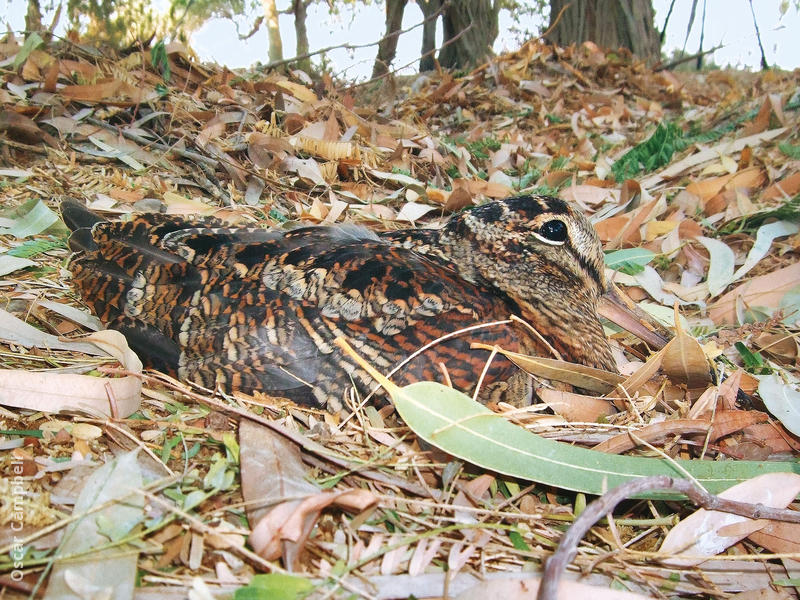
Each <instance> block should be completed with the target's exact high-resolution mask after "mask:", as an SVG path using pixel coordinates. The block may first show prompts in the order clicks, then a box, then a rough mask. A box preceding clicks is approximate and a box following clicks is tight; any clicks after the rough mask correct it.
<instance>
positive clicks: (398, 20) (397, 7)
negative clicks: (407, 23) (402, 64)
mask: <svg viewBox="0 0 800 600" xmlns="http://www.w3.org/2000/svg"><path fill="white" fill-rule="evenodd" d="M407 2H408V0H386V33H385V35H384V37H383V39H382V40H381V41H380V42H379V43H378V56H377V57H376V58H375V65H374V66H373V67H372V77H373V78H374V77H380V76H381V75H385V74H386V73H388V72H389V65H391V64H392V61H393V60H394V57H395V54H397V38H398V37H399V35H400V33H399V32H400V28H401V27H402V26H403V12H404V11H405V8H406V3H407Z"/></svg>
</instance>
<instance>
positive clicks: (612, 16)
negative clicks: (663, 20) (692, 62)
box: [548, 0, 661, 62]
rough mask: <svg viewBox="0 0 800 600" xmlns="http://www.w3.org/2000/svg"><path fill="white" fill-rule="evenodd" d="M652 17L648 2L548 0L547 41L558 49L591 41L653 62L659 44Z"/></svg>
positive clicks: (634, 0)
mask: <svg viewBox="0 0 800 600" xmlns="http://www.w3.org/2000/svg"><path fill="white" fill-rule="evenodd" d="M565 6H568V7H567V9H566V10H564V13H563V15H561V19H559V21H558V23H555V24H554V20H555V19H556V18H557V17H558V15H559V13H560V12H561V10H562V8H564V7H565ZM653 18H654V12H653V4H652V0H550V27H551V32H550V34H549V35H548V38H549V39H550V41H551V42H554V43H556V44H558V45H559V46H568V45H570V44H573V43H575V44H580V43H582V42H586V41H592V42H594V43H595V44H597V45H598V46H602V47H605V48H627V49H628V50H630V51H631V52H633V53H634V54H635V55H636V56H638V57H639V58H641V59H644V60H647V61H648V62H657V61H658V60H660V58H661V42H660V36H659V33H658V30H656V28H655V24H654V22H653Z"/></svg>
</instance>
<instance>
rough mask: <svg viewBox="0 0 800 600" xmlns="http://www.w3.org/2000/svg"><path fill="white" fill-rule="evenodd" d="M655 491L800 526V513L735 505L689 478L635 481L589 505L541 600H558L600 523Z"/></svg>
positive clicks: (548, 568) (550, 569) (549, 571)
mask: <svg viewBox="0 0 800 600" xmlns="http://www.w3.org/2000/svg"><path fill="white" fill-rule="evenodd" d="M653 490H675V491H677V492H680V493H681V494H685V495H686V496H687V497H688V498H689V500H691V501H692V502H693V503H694V504H695V505H697V506H700V507H702V508H705V509H706V510H718V511H722V512H727V513H731V514H734V515H740V516H742V517H747V518H750V519H771V520H773V521H785V522H788V523H800V511H794V510H784V509H779V508H771V507H768V506H764V505H763V504H750V503H747V502H735V501H733V500H726V499H724V498H720V497H719V496H714V495H712V494H709V493H708V492H706V491H705V490H704V489H702V488H701V487H699V486H697V485H695V484H693V483H692V482H690V481H687V480H686V479H674V478H672V477H668V476H666V475H655V476H653V477H644V478H642V479H634V480H631V481H628V482H626V483H623V484H622V485H619V486H617V487H615V488H614V489H613V490H611V491H609V492H607V493H605V494H603V495H602V496H601V497H600V498H598V499H597V500H595V501H594V502H592V503H591V504H589V506H587V507H586V509H585V510H584V511H583V512H582V513H581V514H580V516H578V518H576V519H575V521H574V522H573V524H572V526H571V527H570V528H569V529H568V530H567V532H566V533H565V534H564V537H563V538H561V542H560V543H559V545H558V550H556V551H555V553H554V554H553V555H552V556H551V557H550V558H548V559H547V562H546V563H545V567H544V574H543V575H542V583H541V585H540V586H539V593H538V594H537V596H536V597H537V600H556V597H557V595H558V583H559V580H560V579H561V574H562V573H563V571H564V570H565V569H566V568H567V565H569V563H570V562H572V559H574V558H575V555H576V554H577V553H578V544H579V543H580V541H581V540H582V539H583V537H584V536H585V535H586V533H587V532H588V531H589V529H591V527H592V525H594V524H595V523H596V522H597V521H599V520H600V519H601V518H603V517H604V516H605V515H607V514H610V513H611V512H612V511H613V510H614V508H615V507H616V506H617V504H619V503H620V502H622V501H623V500H626V499H627V498H630V497H631V496H635V495H636V494H641V493H643V492H649V491H653Z"/></svg>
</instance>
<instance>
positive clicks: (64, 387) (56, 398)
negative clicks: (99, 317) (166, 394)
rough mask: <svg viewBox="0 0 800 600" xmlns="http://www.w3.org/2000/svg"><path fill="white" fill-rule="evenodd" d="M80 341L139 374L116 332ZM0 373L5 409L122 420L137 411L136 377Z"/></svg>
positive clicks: (0, 401)
mask: <svg viewBox="0 0 800 600" xmlns="http://www.w3.org/2000/svg"><path fill="white" fill-rule="evenodd" d="M81 339H82V341H83V342H86V341H89V342H91V343H93V344H94V345H96V346H98V347H99V348H100V349H101V350H103V351H105V352H107V353H108V354H110V355H111V356H114V358H116V359H117V360H119V361H120V363H121V364H122V366H123V368H124V369H125V370H127V371H130V372H132V373H134V374H140V373H141V372H142V363H141V362H140V361H139V359H138V357H137V356H136V354H134V353H133V351H132V350H131V349H130V348H129V347H128V344H127V342H126V340H125V337H124V336H123V335H122V334H121V333H119V332H118V331H111V330H106V331H97V332H95V333H93V334H91V335H90V336H87V337H85V338H81ZM0 373H1V374H2V375H0V404H2V405H5V406H13V407H15V408H26V409H29V410H35V411H42V412H46V413H63V412H73V411H77V412H81V413H86V414H89V415H92V416H102V417H114V418H125V417H128V416H130V415H132V414H133V413H134V412H136V411H137V410H139V404H140V402H141V391H142V381H141V379H139V377H137V376H136V375H128V376H125V377H121V378H116V377H115V378H105V377H92V376H90V375H76V374H73V373H49V372H47V371H39V372H37V371H24V370H16V369H8V370H2V371H0Z"/></svg>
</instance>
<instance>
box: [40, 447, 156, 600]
mask: <svg viewBox="0 0 800 600" xmlns="http://www.w3.org/2000/svg"><path fill="white" fill-rule="evenodd" d="M136 454H137V452H136V451H134V452H128V453H126V454H123V455H121V456H119V457H117V458H113V459H111V460H110V461H109V462H107V463H106V464H104V465H103V466H101V467H99V468H98V469H97V470H95V471H94V473H92V474H91V475H90V476H89V477H88V478H87V479H86V480H85V484H84V487H83V489H82V490H81V493H80V496H79V497H78V500H77V502H76V503H75V509H74V511H73V515H74V516H76V517H78V518H77V520H75V521H74V522H72V523H70V524H69V525H68V526H67V528H66V531H65V532H64V537H63V539H62V541H61V544H60V546H59V548H58V550H57V551H56V552H55V559H54V564H53V572H52V573H51V575H50V579H49V583H48V587H47V593H46V594H45V599H46V600H56V599H57V600H61V599H65V598H78V597H80V595H76V594H75V592H74V589H75V588H76V584H79V585H80V587H81V588H83V589H86V590H92V591H93V594H92V596H91V597H95V598H133V594H134V588H135V581H136V563H137V560H138V555H139V550H138V549H137V548H136V547H135V546H134V545H131V544H121V545H116V546H114V547H105V546H107V545H108V543H109V541H113V542H120V541H121V540H122V539H123V538H124V537H125V535H126V534H127V533H129V532H130V530H131V529H132V528H133V527H134V526H135V525H136V524H137V523H139V522H140V521H141V520H142V519H143V518H144V497H143V496H142V495H140V494H138V493H136V491H137V490H140V489H142V474H141V470H140V468H139V464H138V462H137V459H136ZM100 507H104V508H100ZM98 508H100V510H96V509H98ZM91 511H94V512H91ZM70 555H78V556H79V558H74V557H73V558H72V559H61V558H59V557H60V556H70ZM87 597H88V596H87Z"/></svg>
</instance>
